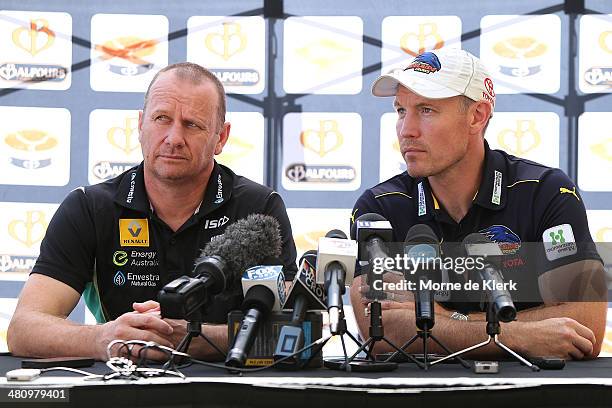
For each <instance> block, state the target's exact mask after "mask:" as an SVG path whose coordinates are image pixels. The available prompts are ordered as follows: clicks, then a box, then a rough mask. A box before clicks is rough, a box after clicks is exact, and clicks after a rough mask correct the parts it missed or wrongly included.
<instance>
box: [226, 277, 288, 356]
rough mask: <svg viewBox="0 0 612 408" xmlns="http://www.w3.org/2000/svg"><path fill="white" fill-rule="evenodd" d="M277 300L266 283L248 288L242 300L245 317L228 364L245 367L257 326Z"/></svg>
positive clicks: (229, 354)
mask: <svg viewBox="0 0 612 408" xmlns="http://www.w3.org/2000/svg"><path fill="white" fill-rule="evenodd" d="M280 276H282V273H281V275H280ZM276 302H277V296H275V294H274V292H273V291H272V290H271V289H270V288H269V287H268V286H266V285H263V284H262V285H253V286H251V287H250V289H248V291H247V292H246V294H245V295H244V301H243V302H242V310H243V312H244V318H243V319H242V322H241V323H240V328H239V329H238V333H236V337H235V338H234V344H233V345H232V348H231V349H230V350H229V352H228V353H227V358H226V359H225V365H226V366H228V367H244V364H245V363H246V360H247V357H248V355H249V351H250V350H251V346H253V342H254V341H255V337H256V336H257V328H258V326H259V324H260V323H261V322H262V321H263V320H265V319H266V318H267V317H268V316H269V315H270V312H271V311H272V308H273V306H274V305H275V303H276Z"/></svg>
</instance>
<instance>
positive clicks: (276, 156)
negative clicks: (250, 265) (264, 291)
mask: <svg viewBox="0 0 612 408" xmlns="http://www.w3.org/2000/svg"><path fill="white" fill-rule="evenodd" d="M262 7H263V1H256V0H237V1H232V2H214V1H208V0H206V1H201V2H197V1H192V2H186V3H184V4H183V3H181V4H177V5H174V4H169V3H168V2H166V1H162V0H149V1H147V2H145V3H142V4H140V3H138V4H137V3H133V2H132V3H126V2H104V1H99V0H98V1H91V2H84V3H83V2H80V3H79V2H72V1H69V0H57V1H54V2H53V4H52V5H51V4H49V2H47V1H43V0H31V1H28V2H23V1H19V0H5V1H3V2H2V5H1V6H0V49H1V50H2V52H1V53H0V118H1V119H2V120H1V123H2V126H1V127H0V158H1V160H0V189H1V195H0V200H2V202H0V230H1V232H2V233H0V241H1V245H0V280H3V281H0V286H1V288H2V296H3V298H2V299H1V300H2V302H3V303H2V305H3V306H5V307H2V310H3V314H2V316H0V343H2V341H3V336H4V330H5V329H6V325H7V324H8V321H9V319H10V316H11V314H12V309H13V307H14V304H15V303H14V299H15V298H16V297H17V296H18V293H19V290H20V288H21V284H22V283H21V282H23V280H24V279H26V278H27V274H28V272H29V271H30V270H31V267H32V265H33V263H34V262H35V259H36V256H37V254H38V250H39V245H40V241H41V239H42V237H43V236H44V232H45V230H46V226H47V225H48V223H49V220H50V218H51V217H52V215H53V213H54V211H55V210H56V209H57V206H58V205H59V203H60V202H61V201H62V199H63V198H64V197H65V196H66V194H68V192H70V191H71V190H73V189H74V188H77V187H79V186H82V185H89V184H94V183H99V182H103V181H105V180H108V179H110V178H112V177H114V176H116V175H118V174H120V173H121V172H123V171H124V170H126V169H127V168H129V167H131V166H134V165H135V164H137V163H139V162H140V160H141V159H142V153H141V151H140V143H139V139H138V136H139V133H138V111H139V109H141V107H142V100H143V96H144V92H145V91H146V88H147V85H148V84H149V82H150V80H151V79H152V78H153V76H154V75H155V74H156V73H157V72H158V71H159V70H160V69H161V68H163V67H164V66H166V65H167V64H169V63H174V62H179V61H186V60H187V61H193V62H197V63H199V64H202V65H204V66H206V67H208V68H209V69H211V70H212V71H213V73H214V74H215V75H217V77H218V78H219V79H220V80H221V81H222V83H223V84H224V86H225V88H226V91H227V93H228V102H227V103H228V114H227V120H228V121H230V122H231V123H232V127H231V135H230V139H229V142H228V144H227V146H226V147H225V149H224V151H223V153H222V154H221V155H220V156H218V161H219V162H220V163H223V164H226V165H228V166H229V167H231V168H232V169H233V170H234V171H235V172H237V173H238V174H242V175H245V176H247V177H249V178H251V179H253V180H255V181H257V182H260V183H263V184H267V185H270V186H272V187H273V188H275V189H276V190H277V191H278V192H279V193H280V194H281V195H282V197H283V199H284V200H285V203H286V205H287V207H288V208H289V216H290V218H291V221H292V225H293V230H294V237H295V240H296V244H297V246H298V255H301V253H302V252H303V251H305V250H308V249H314V248H316V242H317V238H318V237H319V236H320V235H323V234H324V233H325V232H327V231H329V230H330V229H332V228H339V229H342V230H345V231H346V232H348V221H349V219H350V215H351V214H350V208H352V206H353V203H354V202H355V200H356V199H357V197H358V196H359V195H360V194H361V192H362V191H363V190H364V189H365V188H368V187H371V186H373V185H375V184H377V183H379V182H380V181H383V180H386V179H387V178H389V177H392V176H393V175H395V174H398V173H401V172H402V171H405V169H406V166H405V164H404V162H403V160H402V158H401V155H400V153H399V146H398V142H397V138H396V136H395V123H396V114H395V113H394V112H393V107H392V102H393V100H392V98H374V97H373V96H371V94H370V86H371V83H372V81H373V80H374V79H375V78H376V76H378V75H379V74H380V73H385V72H388V71H389V70H391V69H403V68H404V67H405V66H406V65H407V64H408V63H409V62H410V61H411V60H412V58H414V56H415V55H417V54H418V53H420V52H423V51H435V50H440V49H443V48H445V47H446V48H447V47H453V48H462V49H466V50H468V51H470V52H472V53H473V54H475V55H477V56H480V57H481V58H482V59H483V61H484V63H485V64H486V65H488V66H489V69H490V71H491V74H492V77H493V79H494V81H495V92H496V93H497V95H498V98H497V105H496V109H495V115H494V117H493V118H492V120H491V122H490V125H489V128H488V131H487V135H486V139H487V140H488V142H489V144H490V145H491V147H492V148H502V149H505V150H507V151H508V152H510V153H511V154H514V155H516V156H519V157H523V158H526V159H529V160H534V161H538V162H541V163H543V164H545V165H548V166H553V167H560V168H561V169H563V170H564V171H566V172H567V173H568V174H569V175H570V177H571V178H572V179H573V180H574V181H575V182H576V183H577V186H578V188H579V190H580V193H581V194H582V198H583V201H584V204H585V206H586V207H587V209H588V217H589V222H590V226H591V233H592V234H593V238H594V239H595V240H596V241H598V242H603V243H604V245H603V246H602V249H601V250H602V251H606V250H607V247H606V246H605V243H606V242H607V243H609V242H611V241H612V184H611V183H612V178H611V177H610V175H611V174H612V130H611V129H612V126H610V123H612V108H611V106H612V99H611V98H612V96H611V95H610V91H611V89H612V4H611V3H610V2H609V1H607V0H591V1H589V0H587V1H586V9H585V11H584V12H583V13H580V14H577V15H568V14H566V13H564V11H563V2H561V1H555V0H529V1H528V0H519V1H514V2H505V3H503V4H502V3H500V4H495V5H490V6H487V7H486V8H485V7H481V5H480V3H479V2H476V1H473V2H467V3H466V4H463V6H462V7H461V8H460V9H458V8H457V7H456V5H455V4H454V3H450V2H446V1H443V0H432V1H429V2H426V3H422V4H421V3H418V4H417V3H414V4H413V3H411V2H405V1H400V0H391V1H388V2H385V6H384V7H380V4H379V2H376V1H374V0H364V1H361V2H353V1H349V0H338V1H335V2H329V1H324V0H313V1H310V2H288V1H287V2H284V10H283V11H284V13H285V14H284V16H282V18H274V19H273V18H268V17H264V15H263V8H262ZM573 36H575V37H573ZM128 227H129V226H126V228H128ZM608 259H609V258H608ZM606 268H607V270H608V271H609V273H610V275H611V276H612V270H611V268H610V265H606ZM77 319H78V320H80V321H83V320H86V321H91V320H92V318H91V316H90V315H86V314H85V313H84V312H82V313H80V314H78V316H77ZM609 339H610V337H609ZM611 341H612V340H611ZM606 347H607V348H606V350H607V351H609V352H612V344H611V343H606Z"/></svg>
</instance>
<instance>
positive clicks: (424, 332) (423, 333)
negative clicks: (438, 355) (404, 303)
mask: <svg viewBox="0 0 612 408" xmlns="http://www.w3.org/2000/svg"><path fill="white" fill-rule="evenodd" d="M432 327H433V325H432ZM419 338H420V339H422V341H423V364H422V365H421V363H420V362H418V360H416V359H415V358H414V357H412V356H411V355H409V354H406V351H405V350H406V349H407V348H408V347H409V346H410V345H411V344H412V343H414V342H415V341H417V340H418V339H419ZM429 339H431V340H433V341H434V342H436V343H437V344H438V346H440V347H442V348H443V349H444V351H446V352H447V353H448V354H449V355H447V356H446V357H444V358H442V359H439V360H436V361H432V362H430V361H429V356H428V354H427V343H428V340H429ZM400 352H401V353H402V354H403V355H408V356H410V357H411V359H413V360H415V361H416V362H417V364H418V366H419V368H422V369H424V370H427V369H428V368H429V367H431V366H432V365H434V364H435V363H436V362H440V361H441V360H447V359H450V358H451V357H456V358H457V361H459V363H460V364H461V365H462V366H463V367H465V368H467V369H469V368H470V365H469V364H468V363H467V362H466V361H465V360H464V359H462V358H461V357H458V355H459V354H458V353H453V354H451V353H452V351H450V350H449V349H448V347H446V346H445V345H444V344H443V343H442V342H440V340H438V339H437V338H436V336H434V335H433V334H432V333H431V328H430V327H429V326H426V328H425V329H419V328H417V331H416V334H415V335H414V336H412V338H411V339H410V340H408V341H407V342H406V343H405V344H404V345H403V346H402V347H401V349H400V350H398V351H396V352H395V353H393V354H392V355H391V356H389V358H387V359H386V360H385V361H393V359H394V358H396V357H397V356H398V355H399V354H400Z"/></svg>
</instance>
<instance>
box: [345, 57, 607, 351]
mask: <svg viewBox="0 0 612 408" xmlns="http://www.w3.org/2000/svg"><path fill="white" fill-rule="evenodd" d="M372 93H373V94H374V95H375V96H393V97H395V98H394V101H393V106H394V108H395V110H396V112H397V115H398V116H397V125H396V131H397V137H398V140H399V145H400V151H401V154H402V156H403V158H404V160H405V162H406V165H407V171H406V172H404V173H402V174H399V175H397V176H395V177H392V178H391V179H389V180H387V181H384V182H382V183H380V184H378V185H377V186H374V187H372V188H370V189H367V190H366V191H365V192H364V193H363V194H362V195H361V197H360V198H359V199H358V200H357V202H356V203H355V206H354V209H353V213H352V217H351V224H352V223H353V222H354V221H355V219H357V218H358V217H359V216H360V215H363V214H366V213H378V214H381V215H382V216H384V217H385V218H386V219H387V220H388V221H389V222H390V223H391V225H392V227H393V234H394V241H397V242H403V241H404V238H405V237H406V233H407V231H408V230H409V229H410V227H412V226H413V225H416V224H426V225H428V226H429V227H431V229H432V230H433V231H434V232H435V234H436V235H437V238H438V240H439V242H441V243H442V244H441V246H442V251H443V252H444V249H445V244H446V243H451V242H455V243H460V242H461V241H462V240H463V239H464V238H465V237H466V236H467V235H468V234H470V233H475V232H479V233H481V234H483V235H485V236H487V237H488V238H489V239H490V240H491V241H493V242H495V243H497V245H498V246H499V248H500V249H501V251H502V252H503V254H504V258H503V259H504V264H503V267H504V269H503V273H504V275H505V277H506V278H507V277H508V276H510V277H512V279H513V281H514V282H515V283H516V287H517V288H518V290H517V291H515V292H511V293H512V295H513V296H516V297H515V299H514V300H515V305H516V309H517V311H518V314H517V318H516V321H513V322H510V323H502V325H501V335H500V340H501V341H502V342H504V343H505V344H506V345H507V346H509V347H510V348H512V349H514V350H515V351H518V352H519V353H521V354H523V355H527V356H533V357H537V356H556V357H562V358H565V359H572V358H573V359H583V358H594V357H596V356H597V355H598V354H599V352H600V350H601V346H602V341H603V336H604V330H605V323H606V311H607V303H606V301H605V297H606V295H607V290H605V288H604V289H603V290H602V287H603V286H604V285H603V284H602V282H603V265H602V261H601V258H600V257H599V255H598V253H597V250H596V249H595V245H594V244H593V241H592V239H591V235H590V233H589V229H588V224H587V219H586V212H585V208H584V204H583V201H582V198H581V197H580V195H579V193H578V192H577V190H576V187H575V185H574V183H573V182H572V181H571V180H570V179H569V178H568V177H567V176H566V175H565V174H564V173H563V172H562V171H561V170H559V169H552V168H549V167H545V166H543V165H540V164H537V163H534V162H530V161H527V160H524V159H521V158H517V157H514V156H511V155H508V154H507V153H505V152H503V151H500V150H492V149H490V148H489V146H488V144H487V142H486V141H485V139H484V133H485V130H486V128H487V125H488V123H489V120H490V119H491V117H492V116H493V110H494V107H495V92H494V89H493V81H492V80H491V76H490V75H489V73H488V71H487V69H486V67H485V66H484V65H483V64H482V62H481V61H480V60H479V59H478V58H476V57H474V56H473V55H472V54H470V53H468V52H466V51H463V50H458V49H448V50H445V51H440V52H438V51H435V52H425V53H423V54H421V55H419V56H417V57H416V58H415V59H414V60H413V61H412V62H410V63H409V64H408V65H407V66H406V67H405V68H404V69H398V70H395V71H393V72H391V73H389V74H386V75H382V76H381V77H379V78H378V79H377V80H376V81H375V82H374V84H373V86H372ZM533 243H537V244H533ZM534 245H538V247H537V249H540V247H541V251H540V252H539V253H537V254H536V255H535V256H534V255H532V254H530V255H529V256H527V253H528V252H529V251H530V250H532V249H533V248H534ZM454 255H457V254H454ZM449 274H450V277H449V279H450V281H456V282H465V280H466V278H465V277H464V276H459V275H457V274H455V273H452V271H451V272H449ZM577 283H580V284H581V285H582V286H584V287H588V288H589V289H588V290H584V291H582V292H581V296H582V297H580V299H582V300H584V301H582V302H575V301H574V300H575V299H576V298H577V297H576V296H574V297H572V296H570V295H567V293H568V291H570V289H575V286H576V284H577ZM365 287H366V280H365V275H360V276H358V277H356V279H355V282H354V283H353V285H352V287H351V300H352V303H353V305H354V311H355V316H356V318H357V322H358V325H359V328H360V331H361V333H367V332H368V326H369V321H368V319H367V310H368V303H369V301H368V299H365V296H363V295H362V294H363V293H365V291H364V290H363V289H364V288H365ZM553 288H554V289H553ZM560 288H561V289H560ZM562 293H564V294H565V295H561V294H562ZM585 293H588V295H585ZM454 296H455V294H454V293H451V294H450V296H447V297H446V298H445V297H443V296H440V295H439V294H438V297H437V298H436V300H437V303H436V305H435V310H436V317H435V318H436V320H435V326H434V328H433V334H434V335H435V336H436V337H437V338H438V339H440V340H441V341H442V342H443V343H445V344H446V345H447V346H448V347H449V348H450V349H451V350H455V351H456V350H460V349H463V348H465V347H468V346H471V345H474V344H477V343H479V342H481V341H483V340H484V339H485V338H486V331H485V325H486V323H485V313H483V305H482V304H481V303H480V302H478V301H476V302H473V301H471V302H470V301H457V298H456V297H454ZM461 296H465V294H462V295H461ZM480 296H481V294H480V293H478V297H477V299H480ZM464 299H465V298H464V297H461V300H464ZM570 300H571V301H570ZM364 306H365V307H364ZM383 308H384V309H385V312H384V313H383V315H384V323H385V328H386V335H387V337H388V338H390V339H391V341H393V342H394V343H396V344H398V345H401V344H403V342H404V341H405V340H407V339H409V338H410V337H412V336H413V335H414V334H415V316H414V312H413V311H412V309H413V308H414V304H413V303H412V302H405V303H399V302H392V301H385V302H384V303H383ZM429 346H430V347H431V349H430V350H431V351H432V352H444V350H442V349H440V348H439V347H438V345H436V344H433V343H430V344H429ZM421 347H422V345H421V344H419V342H415V343H413V345H412V346H411V348H410V349H409V351H411V352H421V351H422V350H421ZM375 351H376V352H381V351H392V350H391V349H390V347H388V346H387V345H386V344H381V343H378V344H377V348H376V350H375ZM476 353H478V354H477V355H472V356H473V357H478V358H483V357H485V358H495V357H501V356H504V354H505V352H504V351H502V350H501V349H499V348H497V347H495V346H494V345H489V346H487V347H485V348H483V349H480V351H478V352H476Z"/></svg>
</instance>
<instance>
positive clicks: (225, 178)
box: [197, 161, 236, 216]
mask: <svg viewBox="0 0 612 408" xmlns="http://www.w3.org/2000/svg"><path fill="white" fill-rule="evenodd" d="M235 176H236V175H235V174H234V172H233V171H231V170H230V169H228V168H227V167H225V166H223V165H221V164H219V163H217V162H216V161H215V166H214V167H213V171H212V173H211V174H210V178H209V179H208V184H207V185H206V192H205V193H204V200H202V203H201V204H200V208H199V211H198V212H197V215H198V216H204V215H206V214H209V213H211V212H213V211H215V210H216V209H217V208H219V207H221V206H222V205H224V204H225V203H226V202H227V201H229V199H230V197H231V196H232V190H233V187H234V178H235Z"/></svg>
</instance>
